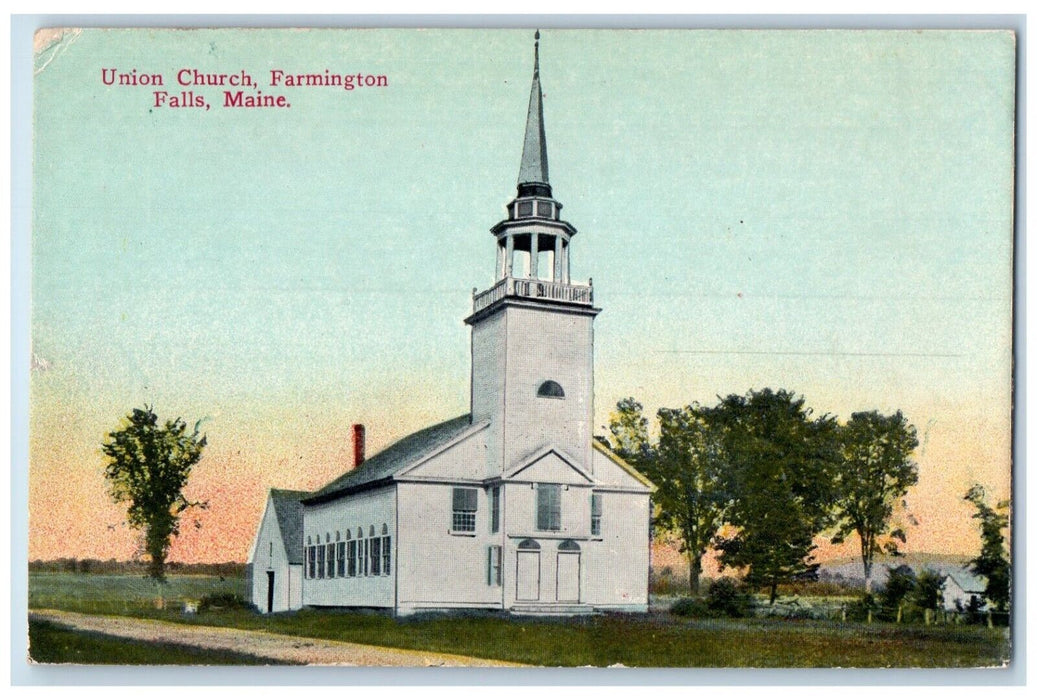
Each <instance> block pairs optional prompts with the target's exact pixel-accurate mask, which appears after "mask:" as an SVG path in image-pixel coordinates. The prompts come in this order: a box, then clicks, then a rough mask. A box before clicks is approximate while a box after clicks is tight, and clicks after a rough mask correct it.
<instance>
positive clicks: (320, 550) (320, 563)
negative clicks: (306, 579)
mask: <svg viewBox="0 0 1037 700" xmlns="http://www.w3.org/2000/svg"><path fill="white" fill-rule="evenodd" d="M314 549H316V550H317V578H324V547H323V545H317V546H316V547H314Z"/></svg>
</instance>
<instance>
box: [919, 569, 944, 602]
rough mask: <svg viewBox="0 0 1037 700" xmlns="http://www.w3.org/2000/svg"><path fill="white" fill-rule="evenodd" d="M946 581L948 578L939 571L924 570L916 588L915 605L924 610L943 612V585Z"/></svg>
mask: <svg viewBox="0 0 1037 700" xmlns="http://www.w3.org/2000/svg"><path fill="white" fill-rule="evenodd" d="M946 580H947V577H946V576H945V575H944V574H941V573H940V572H939V571H934V570H932V569H922V571H921V573H919V574H918V578H917V585H916V587H915V595H914V602H915V605H917V606H918V607H920V608H921V609H922V610H942V609H943V584H944V581H946Z"/></svg>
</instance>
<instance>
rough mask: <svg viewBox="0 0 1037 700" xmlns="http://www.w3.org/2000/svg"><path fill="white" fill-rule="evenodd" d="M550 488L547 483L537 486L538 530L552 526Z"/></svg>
mask: <svg viewBox="0 0 1037 700" xmlns="http://www.w3.org/2000/svg"><path fill="white" fill-rule="evenodd" d="M549 490H550V489H549V488H548V486H547V485H546V484H539V485H538V486H537V530H547V529H549V528H550V527H551V515H550V514H551V505H550V503H548V499H549V496H548V493H549Z"/></svg>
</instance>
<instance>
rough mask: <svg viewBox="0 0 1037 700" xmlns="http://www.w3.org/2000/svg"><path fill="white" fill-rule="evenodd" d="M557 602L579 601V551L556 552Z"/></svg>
mask: <svg viewBox="0 0 1037 700" xmlns="http://www.w3.org/2000/svg"><path fill="white" fill-rule="evenodd" d="M558 602H559V603H579V602H580V553H579V552H559V553H558Z"/></svg>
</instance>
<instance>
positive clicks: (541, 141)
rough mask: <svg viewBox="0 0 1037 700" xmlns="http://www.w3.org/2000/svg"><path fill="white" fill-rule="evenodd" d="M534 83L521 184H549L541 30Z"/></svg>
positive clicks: (536, 37)
mask: <svg viewBox="0 0 1037 700" xmlns="http://www.w3.org/2000/svg"><path fill="white" fill-rule="evenodd" d="M534 40H535V41H534V43H533V85H532V87H531V88H530V91H529V112H528V113H527V115H526V138H525V140H524V141H523V142H522V164H521V166H519V177H518V182H519V186H520V187H521V185H527V184H534V183H536V184H542V185H547V184H548V179H547V137H546V136H545V135H544V97H543V95H542V94H541V92H540V30H539V29H538V30H537V32H536V34H535V35H534Z"/></svg>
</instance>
